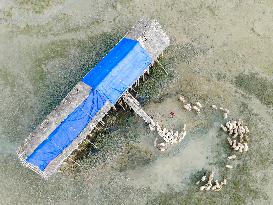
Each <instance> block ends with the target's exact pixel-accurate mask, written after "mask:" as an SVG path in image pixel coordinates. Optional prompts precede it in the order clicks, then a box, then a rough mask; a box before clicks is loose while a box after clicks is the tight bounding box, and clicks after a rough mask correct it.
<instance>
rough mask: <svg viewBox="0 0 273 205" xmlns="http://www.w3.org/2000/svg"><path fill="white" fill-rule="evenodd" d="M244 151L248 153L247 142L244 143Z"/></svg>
mask: <svg viewBox="0 0 273 205" xmlns="http://www.w3.org/2000/svg"><path fill="white" fill-rule="evenodd" d="M244 151H245V152H247V151H248V144H247V143H246V142H245V143H244Z"/></svg>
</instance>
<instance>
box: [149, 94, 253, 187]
mask: <svg viewBox="0 0 273 205" xmlns="http://www.w3.org/2000/svg"><path fill="white" fill-rule="evenodd" d="M178 100H179V101H180V102H182V103H183V107H184V109H185V110H187V111H194V112H196V113H197V114H199V113H200V112H201V109H202V107H203V106H202V105H201V103H200V102H195V103H188V102H186V100H185V98H184V97H183V96H180V97H179V98H178ZM211 107H212V108H213V109H214V110H218V107H217V106H216V105H212V106H211ZM219 110H220V111H222V112H223V118H224V119H227V118H228V114H229V110H228V109H224V108H222V107H220V108H219ZM150 128H151V127H150ZM221 128H222V130H223V131H225V132H226V133H228V135H229V137H227V141H228V143H229V145H230V147H231V149H233V150H234V151H238V152H240V153H243V152H247V151H248V141H249V137H248V134H249V129H248V127H247V126H246V125H244V123H243V121H242V120H241V119H239V120H237V121H236V120H233V121H228V122H226V124H225V125H222V124H221ZM151 130H156V131H157V133H158V135H159V136H160V138H156V139H155V141H154V146H155V147H156V148H157V149H159V150H160V151H165V150H167V148H169V147H170V145H172V144H175V143H178V142H181V141H182V140H183V139H184V137H185V136H186V124H184V128H183V130H182V131H181V132H180V133H179V132H178V131H176V132H174V131H172V130H167V129H166V128H163V129H162V128H161V126H160V125H159V124H158V123H156V125H155V126H153V127H152V128H151ZM227 159H228V160H229V161H231V160H234V159H236V155H235V154H233V155H230V156H228V157H227ZM226 168H228V169H232V168H233V166H232V165H230V164H226ZM214 175H215V173H214V172H213V171H212V172H210V174H209V175H208V176H206V174H205V175H203V176H202V178H201V179H200V180H199V181H198V182H197V183H196V184H197V185H199V184H202V185H201V186H200V190H201V191H203V190H204V191H209V190H211V191H220V190H221V189H222V187H223V185H226V184H227V179H226V178H224V180H223V181H221V182H219V180H214Z"/></svg>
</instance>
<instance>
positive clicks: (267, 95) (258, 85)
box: [235, 73, 273, 106]
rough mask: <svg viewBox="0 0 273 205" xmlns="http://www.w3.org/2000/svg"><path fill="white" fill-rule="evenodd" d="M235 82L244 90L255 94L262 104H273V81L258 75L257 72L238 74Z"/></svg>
mask: <svg viewBox="0 0 273 205" xmlns="http://www.w3.org/2000/svg"><path fill="white" fill-rule="evenodd" d="M235 84H236V86H238V87H239V88H241V89H242V90H244V91H245V92H247V93H249V94H251V95H254V96H256V97H257V98H258V99H259V100H260V101H261V102H262V103H263V104H265V105H268V106H269V105H271V106H273V83H272V82H270V81H268V80H267V79H264V78H262V77H260V76H259V75H258V74H257V73H251V74H249V75H246V74H243V73H241V74H239V75H238V76H236V78H235Z"/></svg>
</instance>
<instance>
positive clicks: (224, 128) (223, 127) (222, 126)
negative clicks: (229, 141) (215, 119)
mask: <svg viewBox="0 0 273 205" xmlns="http://www.w3.org/2000/svg"><path fill="white" fill-rule="evenodd" d="M221 128H222V129H223V130H224V131H225V132H227V131H228V130H227V128H226V127H225V126H224V125H222V124H221Z"/></svg>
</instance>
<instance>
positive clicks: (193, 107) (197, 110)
mask: <svg viewBox="0 0 273 205" xmlns="http://www.w3.org/2000/svg"><path fill="white" fill-rule="evenodd" d="M192 109H193V110H195V111H196V112H197V113H200V109H199V108H198V107H197V106H195V105H194V106H192Z"/></svg>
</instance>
